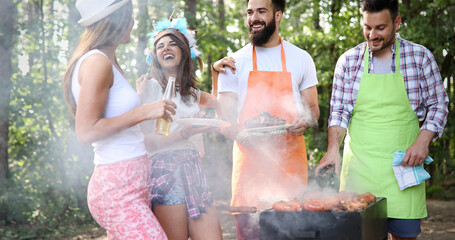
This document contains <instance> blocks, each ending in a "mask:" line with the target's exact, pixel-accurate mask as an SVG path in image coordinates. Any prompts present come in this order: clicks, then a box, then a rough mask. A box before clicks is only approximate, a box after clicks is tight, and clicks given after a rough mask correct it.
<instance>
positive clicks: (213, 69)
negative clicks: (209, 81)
mask: <svg viewBox="0 0 455 240" xmlns="http://www.w3.org/2000/svg"><path fill="white" fill-rule="evenodd" d="M213 65H215V63H212V71H215V72H218V71H217V70H216V69H215V68H214V67H213Z"/></svg>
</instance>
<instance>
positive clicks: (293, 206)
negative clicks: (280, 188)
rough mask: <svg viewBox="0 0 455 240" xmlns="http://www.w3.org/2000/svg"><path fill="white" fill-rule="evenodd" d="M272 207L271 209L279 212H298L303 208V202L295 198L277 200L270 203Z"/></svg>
mask: <svg viewBox="0 0 455 240" xmlns="http://www.w3.org/2000/svg"><path fill="white" fill-rule="evenodd" d="M272 208H273V210H275V211H279V212H289V211H295V212H300V211H302V209H303V203H301V202H299V201H297V200H291V201H279V202H275V203H274V204H273V205H272Z"/></svg>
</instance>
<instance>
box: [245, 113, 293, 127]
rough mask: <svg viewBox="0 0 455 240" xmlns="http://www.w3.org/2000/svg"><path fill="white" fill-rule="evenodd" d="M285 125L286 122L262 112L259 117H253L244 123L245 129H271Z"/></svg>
mask: <svg viewBox="0 0 455 240" xmlns="http://www.w3.org/2000/svg"><path fill="white" fill-rule="evenodd" d="M284 124H286V120H284V119H282V118H279V117H277V116H272V115H271V114H270V113H268V112H262V111H261V112H259V115H258V116H255V117H252V118H250V119H247V120H245V121H244V122H243V125H244V126H245V128H258V127H270V126H278V125H284Z"/></svg>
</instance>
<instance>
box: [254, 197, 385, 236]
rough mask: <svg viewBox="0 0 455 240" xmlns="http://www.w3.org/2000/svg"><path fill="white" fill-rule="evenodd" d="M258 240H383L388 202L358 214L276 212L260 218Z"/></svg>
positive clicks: (304, 211) (382, 199)
mask: <svg viewBox="0 0 455 240" xmlns="http://www.w3.org/2000/svg"><path fill="white" fill-rule="evenodd" d="M259 227H260V230H259V233H260V239H261V240H297V239H298V240H304V239H321V240H357V239H359V240H360V239H361V240H383V239H387V200H386V198H383V197H378V198H377V199H376V202H375V203H373V204H371V205H370V206H368V207H367V208H365V209H363V210H361V211H358V212H336V211H326V212H312V211H306V210H303V211H301V212H278V211H274V210H267V211H263V212H261V214H260V215H259Z"/></svg>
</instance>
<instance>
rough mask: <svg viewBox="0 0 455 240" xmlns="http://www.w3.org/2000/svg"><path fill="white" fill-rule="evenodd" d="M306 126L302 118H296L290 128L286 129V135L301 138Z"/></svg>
mask: <svg viewBox="0 0 455 240" xmlns="http://www.w3.org/2000/svg"><path fill="white" fill-rule="evenodd" d="M307 128H308V126H307V125H306V123H305V120H304V119H303V118H296V119H294V122H293V123H292V125H291V126H290V127H288V128H287V130H288V133H289V134H291V135H292V136H301V135H303V133H304V132H305V130H306V129H307Z"/></svg>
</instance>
